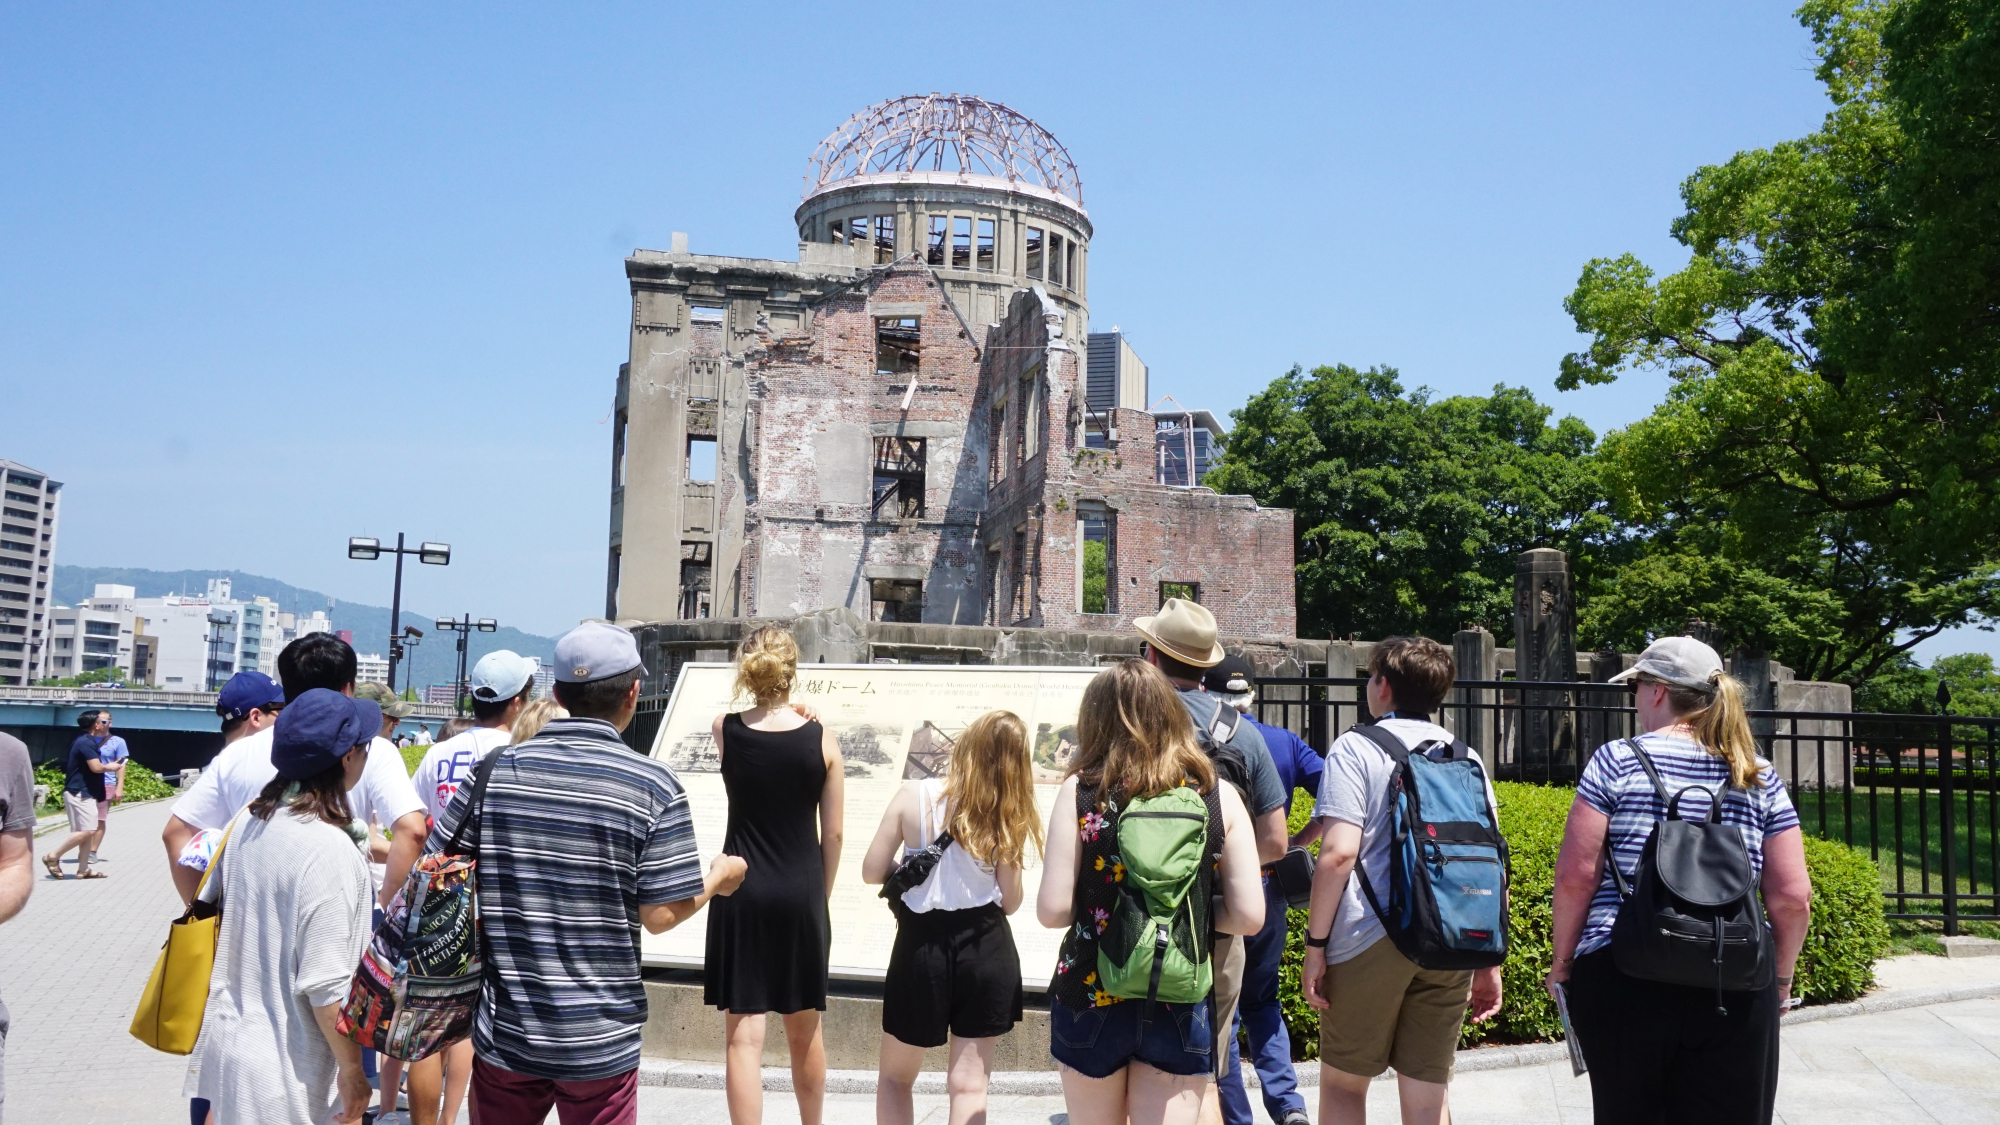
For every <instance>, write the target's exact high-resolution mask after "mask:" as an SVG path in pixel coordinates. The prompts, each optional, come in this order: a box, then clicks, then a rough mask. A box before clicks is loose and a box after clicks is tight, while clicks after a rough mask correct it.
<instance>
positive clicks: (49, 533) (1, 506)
mask: <svg viewBox="0 0 2000 1125" xmlns="http://www.w3.org/2000/svg"><path fill="white" fill-rule="evenodd" d="M61 523H62V483H61V482H60V481H54V480H50V479H49V475H48V474H47V473H44V472H42V471H40V470H38V469H31V468H29V467H28V466H26V465H23V464H21V463H19V462H17V461H9V460H7V459H5V458H0V685H12V686H21V685H25V684H30V683H33V682H34V681H35V680H37V679H39V678H41V677H42V676H45V675H48V671H47V670H46V664H47V662H48V656H49V647H48V640H49V576H50V574H52V573H53V572H54V570H55V556H56V530H57V528H58V527H59V526H60V525H61Z"/></svg>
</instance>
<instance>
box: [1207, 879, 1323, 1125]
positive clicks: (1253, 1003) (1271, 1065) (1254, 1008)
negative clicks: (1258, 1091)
mask: <svg viewBox="0 0 2000 1125" xmlns="http://www.w3.org/2000/svg"><path fill="white" fill-rule="evenodd" d="M1284 955H1285V896H1284V895H1283V894H1280V893H1279V891H1278V881H1277V880H1275V879H1269V878H1267V879H1265V880H1264V928H1263V929H1261V930H1258V931H1257V932H1256V933H1254V934H1252V935H1250V937H1248V938H1246V939H1244V942H1243V999H1242V1000H1241V1001H1239V1002H1238V1003H1237V1007H1236V1026H1237V1027H1239V1028H1244V1029H1247V1031H1248V1032H1249V1036H1250V1049H1251V1050H1252V1051H1253V1052H1255V1054H1254V1055H1253V1057H1252V1059H1251V1065H1252V1066H1254V1067H1256V1068H1257V1081H1258V1082H1259V1083H1261V1084H1262V1085H1263V1087H1264V1112H1265V1113H1268V1114H1270V1115H1271V1121H1272V1122H1273V1125H1275V1123H1276V1122H1278V1121H1281V1120H1283V1119H1284V1116H1285V1114H1287V1113H1290V1112H1292V1111H1293V1110H1304V1109H1305V1108H1306V1100H1305V1099H1304V1098H1302V1097H1300V1096H1299V1078H1298V1074H1297V1073H1296V1072H1294V1071H1293V1070H1292V1037H1291V1034H1290V1033H1289V1032H1287V1031H1286V1030H1285V1015H1284V1012H1283V1010H1282V1009H1280V1008H1279V1007H1278V966H1279V962H1280V961H1282V960H1283V958H1284ZM1240 1054H1241V1052H1240V1049H1239V1048H1238V1047H1237V1044H1236V1037H1235V1036H1234V1035H1232V1036H1230V1037H1229V1065H1228V1066H1226V1067H1224V1068H1223V1071H1222V1080H1221V1082H1220V1083H1219V1085H1220V1090H1219V1091H1218V1093H1219V1094H1220V1095H1221V1097H1222V1120H1223V1121H1224V1122H1226V1123H1227V1125H1250V1121H1251V1117H1250V1097H1249V1095H1248V1094H1247V1093H1246V1092H1245V1091H1244V1089H1243V1063H1242V1060H1241V1057H1240Z"/></svg>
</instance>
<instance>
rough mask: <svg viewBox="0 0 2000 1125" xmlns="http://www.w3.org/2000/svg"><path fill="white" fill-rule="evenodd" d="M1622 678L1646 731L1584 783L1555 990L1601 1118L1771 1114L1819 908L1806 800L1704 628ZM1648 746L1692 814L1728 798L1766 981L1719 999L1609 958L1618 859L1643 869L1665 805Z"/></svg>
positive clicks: (1615, 747)
mask: <svg viewBox="0 0 2000 1125" xmlns="http://www.w3.org/2000/svg"><path fill="white" fill-rule="evenodd" d="M1625 681H1629V682H1631V683H1632V684H1633V688H1634V696H1635V701H1634V702H1635V705H1636V708H1637V711H1638V719H1639V725H1640V726H1641V727H1643V728H1645V731H1646V733H1644V734H1641V735H1639V736H1638V737H1637V738H1633V739H1628V740H1625V741H1623V742H1614V743H1606V744H1605V745H1604V746H1602V747H1600V748H1598V750H1597V752H1596V753H1595V754H1593V755H1591V758H1590V761H1589V763H1588V764H1587V765H1585V766H1584V768H1583V776H1582V777H1581V778H1580V779H1578V781H1577V787H1576V801H1575V803H1574V804H1572V805H1571V806H1570V811H1569V823H1568V825H1567V826H1566V827H1565V828H1564V830H1563V842H1562V850H1561V852H1559V853H1558V854H1557V857H1556V873H1555V908H1554V923H1553V934H1552V940H1551V945H1552V946H1553V950H1552V954H1553V957H1554V962H1555V963H1554V964H1553V965H1552V966H1551V968H1550V970H1549V974H1548V987H1549V988H1550V989H1551V991H1554V990H1556V989H1558V988H1565V989H1567V992H1568V1001H1569V1012H1570V1020H1571V1022H1572V1023H1573V1025H1574V1026H1575V1028H1576V1038H1577V1043H1578V1045H1579V1046H1581V1047H1582V1049H1583V1057H1584V1061H1585V1062H1586V1063H1587V1064H1589V1066H1590V1098H1591V1104H1592V1107H1593V1110H1594V1112H1595V1114H1596V1117H1597V1120H1599V1121H1618V1122H1634V1123H1649V1122H1669V1121H1673V1122H1680V1121H1700V1122H1703V1123H1704V1125H1738V1123H1745V1125H1767V1123H1768V1122H1769V1121H1770V1120H1771V1115H1772V1109H1773V1103H1774V1101H1775V1099H1776V1098H1777V1093H1778V1020H1779V1017H1780V1016H1781V1015H1783V1013H1784V1012H1785V1011H1786V1010H1787V1009H1788V1008H1789V1007H1790V1006H1791V1005H1792V1003H1793V1001H1791V1000H1790V996H1791V987H1792V970H1793V967H1794V966H1795V965H1796V964H1797V962H1798V957H1799V950H1800V948H1801V947H1802V946H1803V945H1804V944H1805V936H1806V926H1807V923H1808V922H1809V921H1810V918H1811V913H1812V908H1811V902H1812V882H1811V879H1810V877H1809V876H1808V874H1807V872H1806V859H1805V843H1804V840H1803V834H1802V833H1801V831H1800V828H1799V816H1798V812H1797V810H1795V809H1794V808H1793V807H1792V801H1791V797H1790V795H1788V794H1787V793H1786V792H1785V785H1784V781H1783V780H1782V779H1780V778H1779V776H1778V771H1777V770H1776V769H1774V768H1772V766H1771V763H1770V762H1767V761H1765V760H1764V759H1762V758H1759V757H1758V756H1757V743H1756V741H1755V740H1754V739H1753V738H1752V736H1751V733H1750V723H1749V720H1748V718H1747V717H1746V716H1745V715H1744V712H1743V687H1742V685H1741V684H1739V683H1738V682H1737V681H1736V679H1735V678H1734V677H1732V676H1730V675H1729V674H1728V673H1727V672H1725V671H1723V667H1722V658H1721V657H1719V656H1717V655H1716V652H1715V650H1714V649H1712V648H1710V647H1709V646H1707V645H1705V644H1703V643H1701V642H1700V641H1698V640H1695V639H1694V638H1692V637H1666V638H1663V639H1661V640H1658V641H1654V642H1653V643H1652V644H1651V645H1648V646H1647V647H1646V651H1645V652H1643V653H1641V654H1640V655H1639V660H1638V662H1637V663H1636V664H1634V665H1633V666H1632V667H1631V668H1629V669H1627V670H1626V671H1625V672H1623V673H1621V674H1619V675H1618V676H1615V677H1613V682H1625ZM1640 751H1643V752H1644V754H1645V758H1646V760H1647V761H1650V762H1651V763H1652V765H1653V767H1654V769H1656V770H1657V771H1658V772H1659V775H1660V778H1661V780H1662V782H1663V783H1664V784H1665V787H1666V789H1667V791H1668V792H1669V793H1676V794H1684V797H1685V799H1683V800H1681V801H1680V802H1679V804H1680V815H1681V817H1682V819H1685V820H1696V819H1698V818H1700V817H1703V816H1705V815H1707V813H1708V812H1709V809H1710V805H1711V804H1712V801H1713V799H1714V798H1713V797H1711V796H1707V795H1705V794H1704V792H1703V791H1704V790H1706V791H1707V793H1708V794H1720V795H1721V797H1720V800H1721V801H1722V810H1721V819H1722V822H1723V823H1725V824H1729V825H1733V826H1735V828H1736V829H1737V830H1738V831H1739V832H1740V833H1741V834H1742V837H1743V844H1744V847H1745V848H1747V849H1748V851H1749V858H1750V865H1751V870H1752V871H1753V872H1754V873H1756V874H1757V876H1758V883H1759V885H1760V887H1761V889H1762V892H1763V901H1764V909H1765V910H1766V911H1768V912H1769V915H1770V932H1771V937H1772V939H1773V943H1774V945H1775V947H1776V948H1775V953H1776V972H1775V980H1774V981H1773V983H1772V984H1771V985H1770V986H1769V987H1766V988H1762V989H1758V990H1757V991H1754V992H1726V993H1721V994H1720V997H1719V996H1718V993H1717V991H1716V990H1714V989H1709V988H1693V987H1688V986H1684V985H1675V984H1664V983H1660V982H1657V981H1650V980H1641V979H1638V978H1636V977H1631V976H1627V975H1626V974H1625V973H1623V972H1621V971H1620V970H1619V968H1618V965H1617V963H1616V962H1615V961H1614V960H1613V956H1612V954H1613V950H1612V936H1611V929H1612V923H1613V922H1614V921H1615V920H1616V919H1617V917H1618V911H1619V906H1620V904H1621V902H1622V901H1623V899H1622V897H1621V895H1620V894H1619V889H1618V885H1617V882H1616V880H1615V879H1614V878H1613V877H1612V874H1611V872H1610V870H1609V864H1611V863H1615V864H1617V865H1618V869H1619V871H1620V872H1622V873H1624V874H1625V875H1626V876H1627V882H1628V883H1629V882H1631V881H1632V879H1633V878H1634V877H1636V874H1637V872H1638V869H1639V864H1640V856H1641V853H1642V851H1643V850H1644V848H1645V845H1646V840H1647V838H1648V837H1649V836H1651V835H1652V833H1653V827H1654V824H1655V823H1656V822H1657V821H1659V820H1660V819H1661V818H1663V817H1664V816H1665V815H1666V814H1667V809H1666V808H1665V807H1664V806H1663V803H1662V802H1661V801H1660V799H1659V796H1658V793H1657V791H1656V789H1655V787H1654V784H1653V781H1652V779H1651V778H1650V777H1649V776H1648V772H1647V770H1646V768H1645V762H1643V761H1642V760H1641V758H1640V753H1639V752H1640ZM1607 840H1608V841H1609V852H1608V854H1607V851H1606V843H1607ZM1607 861H1608V862H1607ZM1718 1001H1720V1003H1718ZM1718 1008H1719V1009H1720V1010H1718Z"/></svg>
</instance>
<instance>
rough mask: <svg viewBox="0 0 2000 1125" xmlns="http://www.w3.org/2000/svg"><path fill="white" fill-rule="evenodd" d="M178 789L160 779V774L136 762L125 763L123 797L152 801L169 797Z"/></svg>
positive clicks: (131, 799)
mask: <svg viewBox="0 0 2000 1125" xmlns="http://www.w3.org/2000/svg"><path fill="white" fill-rule="evenodd" d="M178 792H180V790H178V789H175V788H174V787H173V786H171V785H168V784H167V783H166V782H164V781H162V780H160V775H159V774H157V773H154V772H153V771H152V770H149V769H147V768H146V767H145V766H142V765H140V764H139V763H137V762H126V763H125V799H126V800H128V801H152V800H157V799H159V798H161V797H171V796H173V795H174V794H175V793H178Z"/></svg>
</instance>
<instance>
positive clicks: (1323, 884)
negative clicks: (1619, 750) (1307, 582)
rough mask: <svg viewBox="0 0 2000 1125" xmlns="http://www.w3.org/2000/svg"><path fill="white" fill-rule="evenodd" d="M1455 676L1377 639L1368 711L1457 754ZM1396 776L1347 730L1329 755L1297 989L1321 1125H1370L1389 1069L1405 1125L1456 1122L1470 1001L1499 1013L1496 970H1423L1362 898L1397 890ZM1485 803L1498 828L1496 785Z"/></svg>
mask: <svg viewBox="0 0 2000 1125" xmlns="http://www.w3.org/2000/svg"><path fill="white" fill-rule="evenodd" d="M1456 676H1457V664H1456V662H1455V661H1454V660H1453V659H1452V655H1451V650H1450V649H1448V648H1446V647H1444V646H1443V645H1441V644H1439V643H1437V642H1436V641H1433V640H1428V639H1426V638H1423V637H1390V638H1389V639H1388V640H1385V641H1379V642H1377V643H1376V645H1375V652H1374V655H1373V657H1372V658H1371V659H1370V661H1369V665H1368V686H1367V688H1366V693H1367V696H1366V697H1367V704H1368V713H1369V714H1370V715H1373V716H1375V725H1376V726H1378V727H1380V728H1382V729H1383V730H1385V731H1387V732H1388V733H1389V734H1391V735H1393V736H1394V737H1396V738H1398V739H1400V740H1401V741H1402V743H1403V745H1404V746H1406V747H1409V748H1411V749H1412V750H1414V749H1415V748H1416V747H1418V746H1421V745H1423V744H1424V743H1426V742H1430V741H1439V742H1443V743H1445V744H1446V745H1450V744H1451V741H1452V736H1451V733H1450V732H1449V731H1446V730H1445V729H1444V728H1443V727H1440V726H1438V725H1437V724H1435V723H1433V722H1431V719H1430V716H1431V713H1432V712H1434V711H1436V710H1437V708H1438V705H1439V704H1440V703H1442V702H1443V701H1444V697H1445V693H1446V692H1448V691H1450V690H1451V685H1452V681H1453V680H1454V679H1455V678H1456ZM1474 753H1475V756H1476V754H1477V752H1476V751H1475V752H1474ZM1395 771H1396V763H1395V759H1393V758H1391V757H1390V756H1389V754H1388V752H1387V751H1385V750H1383V749H1382V748H1381V747H1380V746H1378V745H1377V744H1376V743H1375V742H1374V741H1373V740H1371V739H1369V738H1368V737H1367V736H1365V735H1362V734H1359V733H1357V732H1355V731H1348V732H1347V733H1345V734H1343V735H1341V736H1340V738H1339V739H1337V740H1336V741H1335V742H1334V744H1333V746H1332V748H1331V749H1330V750H1329V751H1328V753H1327V756H1326V770H1325V773H1324V775H1323V776H1322V778H1321V780H1320V791H1319V802H1318V804H1316V805H1315V806H1314V807H1313V816H1314V817H1315V818H1317V819H1320V820H1324V821H1327V825H1326V831H1325V834H1324V835H1323V836H1321V838H1320V843H1319V863H1318V865H1317V866H1316V868H1315V869H1314V872H1313V889H1312V908H1311V910H1310V911H1309V912H1308V919H1307V923H1306V955H1305V968H1304V970H1303V971H1302V972H1301V973H1300V977H1299V981H1300V985H1301V986H1302V988H1303V990H1304V992H1305V994H1306V1002H1307V1003H1308V1004H1310V1005H1312V1006H1313V1007H1314V1008H1317V1009H1319V1012H1320V1018H1319V1028H1320V1031H1319V1044H1320V1046H1319V1058H1320V1079H1319V1119H1320V1125H1362V1123H1363V1122H1365V1121H1366V1120H1367V1119H1368V1084H1369V1082H1370V1081H1372V1080H1373V1079H1374V1077H1375V1076H1376V1075H1378V1074H1381V1073H1382V1072H1383V1071H1384V1070H1386V1069H1388V1068H1389V1067H1392V1066H1393V1067H1395V1068H1396V1089H1397V1094H1398V1096H1399V1099H1400V1101H1401V1103H1402V1117H1403V1125H1435V1123H1436V1122H1440V1121H1447V1120H1449V1117H1448V1112H1449V1111H1448V1110H1447V1109H1446V1096H1447V1093H1448V1091H1449V1089H1450V1083H1451V1068H1452V1063H1453V1061H1454V1060H1455V1058H1456V1055H1457V1050H1458V1034H1459V1028H1460V1027H1461V1026H1462V1025H1463V1024H1464V1022H1465V1012H1466V1007H1467V1004H1468V1003H1470V1005H1471V1007H1472V1010H1473V1012H1474V1016H1473V1019H1474V1020H1484V1019H1489V1018H1491V1017H1492V1015H1493V1013H1495V1012H1497V1011H1499V1010H1500V969H1499V968H1498V967H1497V966H1496V967H1494V968H1491V969H1480V970H1477V971H1471V970H1458V971H1447V970H1439V969H1420V968H1418V967H1417V965H1416V964H1415V963H1414V962H1412V961H1411V960H1410V959H1409V958H1407V957H1404V956H1403V954H1402V952H1401V951H1400V950H1398V949H1397V948H1396V945H1395V943H1394V942H1393V941H1391V940H1389V937H1388V935H1387V931H1385V930H1384V929H1383V928H1382V921H1381V919H1380V918H1378V917H1377V916H1376V914H1375V911H1374V909H1373V907H1371V906H1370V905H1369V903H1368V899H1367V898H1366V897H1365V895H1364V892H1363V890H1362V878H1364V877H1365V878H1366V879H1367V880H1368V884H1369V885H1370V886H1373V887H1377V888H1383V891H1382V892H1379V893H1386V888H1388V886H1389V883H1390V863H1391V857H1390V844H1391V841H1392V836H1393V832H1392V830H1391V820H1392V818H1393V814H1394V810H1393V808H1392V807H1391V805H1390V802H1389V783H1390V780H1391V779H1392V778H1393V777H1394V775H1395ZM1486 804H1487V812H1488V814H1489V815H1490V816H1492V817H1493V818H1494V823H1495V824H1498V823H1499V805H1498V803H1497V802H1496V801H1495V800H1494V797H1493V786H1492V783H1491V782H1490V781H1488V782H1487V785H1486ZM1357 867H1358V869H1359V871H1360V875H1359V876H1356V875H1355V874H1354V873H1355V871H1356V869H1357ZM1602 1120H1605V1121H1612V1120H1617V1119H1615V1118H1603V1119H1602Z"/></svg>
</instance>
